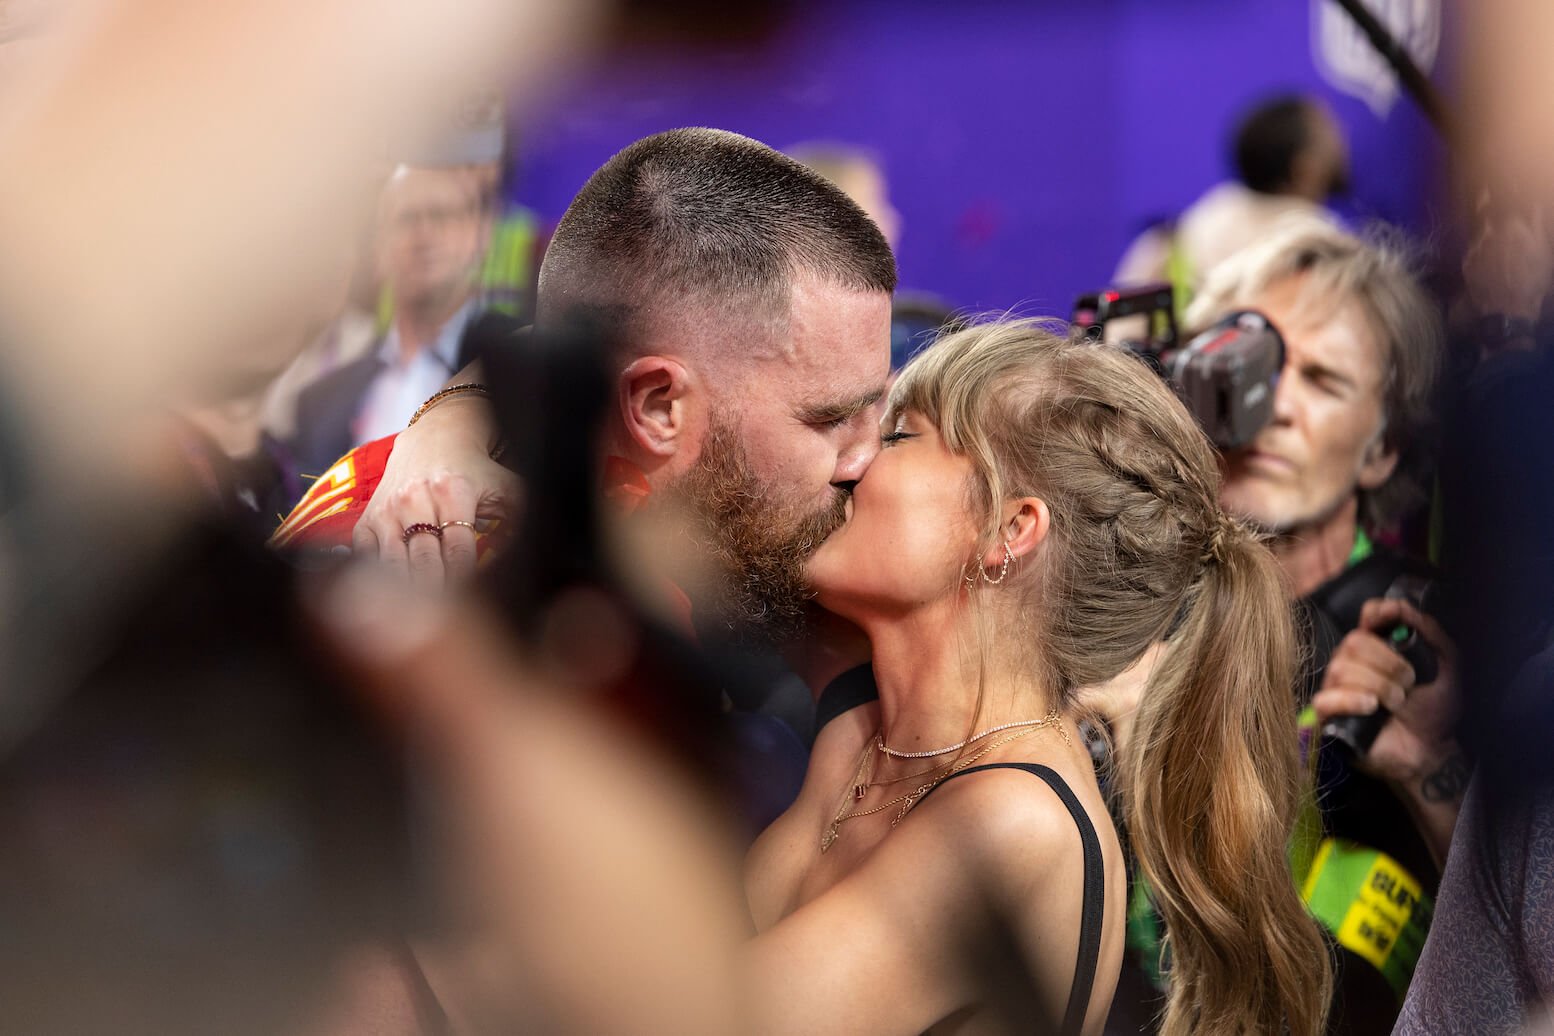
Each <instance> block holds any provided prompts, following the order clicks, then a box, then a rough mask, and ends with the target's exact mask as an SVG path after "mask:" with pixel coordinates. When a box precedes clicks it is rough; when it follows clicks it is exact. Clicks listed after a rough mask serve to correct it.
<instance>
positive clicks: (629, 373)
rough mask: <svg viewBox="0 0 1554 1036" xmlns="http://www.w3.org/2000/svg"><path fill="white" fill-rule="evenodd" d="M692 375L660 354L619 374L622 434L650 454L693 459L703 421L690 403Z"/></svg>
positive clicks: (681, 365)
mask: <svg viewBox="0 0 1554 1036" xmlns="http://www.w3.org/2000/svg"><path fill="white" fill-rule="evenodd" d="M695 385H696V382H695V379H694V378H693V377H692V375H691V372H690V371H689V370H688V369H687V368H686V367H685V365H684V364H682V363H680V362H679V361H678V360H672V359H669V358H667V357H664V356H643V357H640V358H638V359H636V360H633V361H632V362H631V364H630V365H628V366H627V367H626V369H625V370H623V371H621V373H620V383H619V386H620V391H619V397H620V398H619V404H620V411H621V420H622V423H623V424H624V425H625V428H626V435H627V437H628V438H629V439H630V441H631V442H632V443H633V444H635V445H636V446H637V448H638V449H640V450H642V451H643V452H644V453H646V454H648V455H649V456H651V457H656V458H658V459H660V460H665V461H667V460H670V459H672V458H674V457H675V456H676V455H683V456H690V457H694V456H696V454H697V453H698V452H699V450H700V447H701V439H702V435H703V434H704V432H703V425H704V422H703V421H702V420H701V415H700V414H698V413H697V412H696V411H697V409H698V408H697V407H696V406H695V405H694V403H695V397H696V396H697V393H696V391H695Z"/></svg>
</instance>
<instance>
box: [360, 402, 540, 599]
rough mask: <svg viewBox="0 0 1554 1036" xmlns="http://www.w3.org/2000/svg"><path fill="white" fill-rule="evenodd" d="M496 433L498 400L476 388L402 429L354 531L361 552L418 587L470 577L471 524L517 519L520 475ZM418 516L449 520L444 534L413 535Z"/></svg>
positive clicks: (438, 585) (472, 559) (444, 524)
mask: <svg viewBox="0 0 1554 1036" xmlns="http://www.w3.org/2000/svg"><path fill="white" fill-rule="evenodd" d="M460 377H462V375H460ZM496 436H497V433H496V421H495V418H494V416H493V415H492V412H491V407H490V404H489V403H487V402H486V401H485V400H484V399H482V398H480V397H478V396H475V395H474V394H469V395H460V396H453V397H450V398H448V399H445V400H443V401H442V402H441V403H438V404H437V405H436V406H434V407H433V408H432V409H430V410H428V411H427V412H426V413H425V414H424V415H422V417H421V419H420V420H419V421H417V422H416V423H415V424H414V425H412V426H411V427H409V428H406V429H405V430H404V431H403V432H400V433H399V437H398V438H397V439H395V441H394V450H393V452H392V453H391V454H389V459H388V463H387V465H386V466H385V467H384V470H383V479H382V481H380V482H379V483H378V487H377V490H376V491H375V492H374V493H373V495H372V500H371V501H370V502H369V503H368V505H367V508H366V510H365V511H364V512H363V513H362V517H361V520H360V521H359V522H357V524H356V530H355V532H354V533H353V534H352V537H351V545H352V549H353V551H354V553H355V554H356V555H357V557H360V558H369V559H370V558H377V559H379V560H381V561H382V562H383V563H384V564H385V565H387V566H388V567H389V568H390V569H391V570H393V571H395V572H397V573H398V574H400V575H402V576H404V577H406V578H408V579H409V580H410V582H411V583H412V584H413V585H415V587H416V588H417V589H427V590H437V589H439V588H441V587H442V585H443V584H444V582H446V581H448V580H453V581H457V580H461V579H465V578H467V577H468V576H470V575H471V574H472V573H473V572H474V571H475V529H474V528H472V527H471V526H476V525H478V526H480V528H481V529H482V530H484V529H485V528H487V527H488V526H489V525H490V523H492V522H495V521H508V520H511V519H512V518H513V516H514V514H515V508H516V503H517V499H518V492H519V484H518V478H517V476H516V475H514V474H513V473H512V472H511V471H508V470H507V469H506V468H504V467H503V466H502V465H500V464H498V463H497V462H496V461H494V460H492V459H491V450H492V448H493V447H494V446H495V443H496ZM418 522H426V523H428V524H431V525H436V526H441V534H440V535H432V534H430V533H424V534H420V535H415V536H411V537H410V538H409V540H408V541H407V540H406V539H405V529H406V528H408V527H409V526H411V525H414V524H416V523H418ZM454 523H466V524H454Z"/></svg>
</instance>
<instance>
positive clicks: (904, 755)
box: [874, 714, 1051, 759]
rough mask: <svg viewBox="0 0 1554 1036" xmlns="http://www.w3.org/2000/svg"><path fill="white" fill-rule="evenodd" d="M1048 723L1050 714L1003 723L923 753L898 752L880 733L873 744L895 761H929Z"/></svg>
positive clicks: (876, 735) (875, 736)
mask: <svg viewBox="0 0 1554 1036" xmlns="http://www.w3.org/2000/svg"><path fill="white" fill-rule="evenodd" d="M1050 721H1051V715H1050V714H1049V715H1048V716H1046V717H1044V718H1042V719H1021V720H1015V721H1014V722H1013V723H1003V724H1000V725H999V726H996V727H990V728H988V729H987V730H984V731H983V732H982V733H980V734H973V735H971V736H970V737H968V738H967V739H966V740H964V741H957V742H956V743H955V744H953V745H950V746H949V747H948V748H934V749H931V750H929V751H925V752H898V751H896V750H895V749H894V748H891V747H890V746H889V745H887V744H886V743H885V735H884V734H881V733H876V734H875V735H874V743H875V744H876V745H877V746H878V747H879V750H880V751H881V752H884V753H885V754H886V755H889V756H894V757H896V758H897V759H930V758H932V757H933V756H936V755H949V754H950V753H951V752H954V751H958V750H959V749H962V748H965V747H966V746H967V745H970V744H974V743H976V742H978V741H981V740H982V739H983V738H985V737H988V736H990V735H992V734H997V733H1000V732H1001V731H1005V730H1009V729H1011V728H1013V727H1044V726H1046V725H1047V724H1048V723H1049V722H1050Z"/></svg>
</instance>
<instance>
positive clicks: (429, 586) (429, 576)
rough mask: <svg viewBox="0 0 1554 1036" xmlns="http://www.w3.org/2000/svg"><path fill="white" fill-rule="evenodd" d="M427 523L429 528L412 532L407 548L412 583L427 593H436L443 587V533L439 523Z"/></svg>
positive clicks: (406, 542) (407, 541)
mask: <svg viewBox="0 0 1554 1036" xmlns="http://www.w3.org/2000/svg"><path fill="white" fill-rule="evenodd" d="M427 524H428V525H429V526H430V527H429V528H428V529H426V530H425V531H422V532H416V533H414V534H412V535H411V536H410V538H409V539H408V540H406V541H405V550H406V553H407V555H408V557H409V566H410V585H411V586H413V587H415V588H416V589H417V590H420V591H423V592H425V593H436V592H437V591H439V590H441V589H442V587H443V561H442V537H443V533H442V530H441V529H440V528H439V527H438V526H439V523H437V522H429V523H427Z"/></svg>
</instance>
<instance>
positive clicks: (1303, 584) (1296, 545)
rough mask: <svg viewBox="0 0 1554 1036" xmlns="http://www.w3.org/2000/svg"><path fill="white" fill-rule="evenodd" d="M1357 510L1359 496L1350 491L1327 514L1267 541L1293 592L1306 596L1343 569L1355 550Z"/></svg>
mask: <svg viewBox="0 0 1554 1036" xmlns="http://www.w3.org/2000/svg"><path fill="white" fill-rule="evenodd" d="M1359 513H1360V501H1359V497H1357V496H1353V495H1351V496H1350V497H1349V498H1348V499H1347V500H1345V501H1344V502H1343V503H1342V504H1340V505H1339V506H1338V507H1337V509H1335V510H1334V511H1333V512H1332V513H1330V514H1329V515H1328V516H1327V517H1326V518H1323V519H1320V520H1319V521H1316V522H1312V523H1310V524H1308V525H1304V526H1301V527H1300V528H1297V529H1295V530H1293V531H1291V532H1287V533H1281V534H1280V535H1278V536H1276V537H1275V538H1274V539H1273V541H1272V543H1270V544H1269V546H1270V547H1271V548H1272V549H1273V556H1274V557H1275V558H1276V559H1278V562H1279V567H1280V568H1281V569H1283V570H1284V576H1285V578H1286V579H1287V580H1288V581H1289V584H1290V589H1291V590H1292V591H1293V592H1294V593H1295V596H1297V597H1304V596H1306V595H1307V594H1309V593H1311V592H1312V591H1314V590H1316V589H1317V588H1318V587H1320V586H1321V585H1322V584H1324V583H1326V582H1327V581H1328V580H1330V579H1332V578H1333V577H1335V576H1337V575H1338V574H1339V573H1340V572H1342V571H1343V570H1344V567H1345V566H1346V565H1347V564H1348V563H1349V555H1350V554H1351V553H1352V552H1353V551H1354V539H1355V534H1356V533H1357V532H1358V530H1359Z"/></svg>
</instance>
